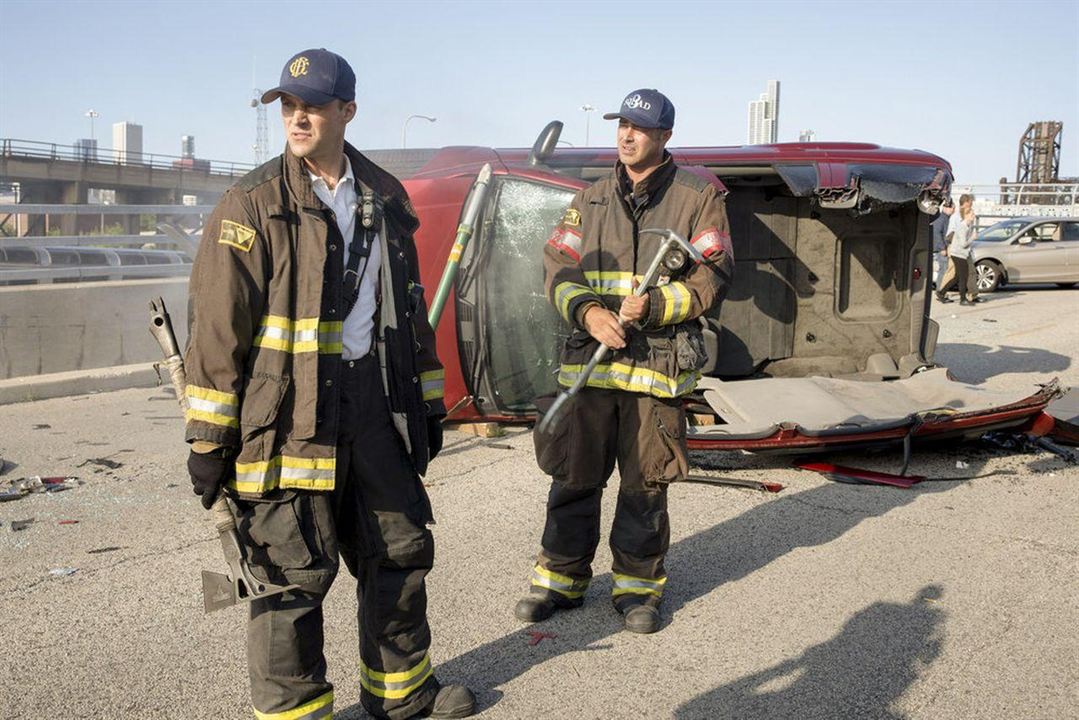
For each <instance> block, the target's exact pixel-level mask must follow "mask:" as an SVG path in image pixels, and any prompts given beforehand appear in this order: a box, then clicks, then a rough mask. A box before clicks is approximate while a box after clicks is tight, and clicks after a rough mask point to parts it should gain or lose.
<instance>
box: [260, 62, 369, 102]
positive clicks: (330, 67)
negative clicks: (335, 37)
mask: <svg viewBox="0 0 1079 720" xmlns="http://www.w3.org/2000/svg"><path fill="white" fill-rule="evenodd" d="M283 94H284V95H293V96H295V97H298V98H300V99H301V100H303V101H304V102H305V103H307V104H308V105H325V104H326V103H328V102H330V101H331V100H344V101H345V102H352V101H353V100H355V99H356V73H354V72H352V68H351V67H349V64H348V62H346V61H345V59H344V58H343V57H341V56H340V55H338V54H336V53H332V52H330V51H329V50H327V49H326V48H317V49H312V50H304V51H303V52H299V53H296V54H295V55H293V56H292V57H291V58H290V59H289V61H288V62H287V63H285V68H284V70H282V71H281V82H280V84H279V85H278V86H277V87H275V88H274V89H273V90H267V91H266V92H264V93H263V94H262V102H264V103H271V102H273V101H274V100H276V99H277V98H279V97H281V95H283Z"/></svg>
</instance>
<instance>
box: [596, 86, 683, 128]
mask: <svg viewBox="0 0 1079 720" xmlns="http://www.w3.org/2000/svg"><path fill="white" fill-rule="evenodd" d="M603 119H604V120H615V119H618V120H628V121H630V122H631V123H633V124H634V125H636V126H637V127H642V128H662V129H663V130H670V129H671V128H673V127H674V105H672V104H671V101H670V100H668V99H667V96H666V95H664V94H663V93H661V92H660V91H659V90H656V89H648V88H642V89H640V90H634V91H633V92H631V93H630V94H629V95H626V99H625V100H623V101H622V107H620V108H619V109H618V112H612V113H607V114H606V115H604V116H603Z"/></svg>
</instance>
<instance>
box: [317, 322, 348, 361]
mask: <svg viewBox="0 0 1079 720" xmlns="http://www.w3.org/2000/svg"><path fill="white" fill-rule="evenodd" d="M344 329H345V324H344V323H343V322H341V321H340V320H332V321H328V322H320V323H319V324H318V351H319V352H320V353H322V354H323V355H340V354H341V353H343V352H344V351H345V346H344V343H343V337H344Z"/></svg>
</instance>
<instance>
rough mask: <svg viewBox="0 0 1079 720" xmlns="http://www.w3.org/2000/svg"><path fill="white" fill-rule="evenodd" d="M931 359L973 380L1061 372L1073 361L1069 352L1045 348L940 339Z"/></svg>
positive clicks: (962, 377)
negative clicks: (1019, 374) (1013, 374)
mask: <svg viewBox="0 0 1079 720" xmlns="http://www.w3.org/2000/svg"><path fill="white" fill-rule="evenodd" d="M933 360H934V361H935V362H937V363H939V364H941V365H943V366H944V367H946V368H948V369H949V370H951V371H952V372H953V373H955V374H956V376H958V377H960V378H961V379H962V381H963V382H968V383H974V384H978V383H982V382H985V381H986V380H987V379H989V378H991V377H993V376H995V375H1003V374H1005V373H1034V372H1044V373H1050V372H1063V371H1064V370H1067V369H1068V368H1069V367H1071V363H1072V361H1071V358H1069V357H1068V356H1066V355H1060V354H1058V353H1055V352H1050V351H1048V350H1040V349H1038V348H1027V347H1015V346H1012V345H1000V346H998V347H989V346H987V345H976V344H974V343H941V344H940V345H937V349H936V351H935V352H934V353H933Z"/></svg>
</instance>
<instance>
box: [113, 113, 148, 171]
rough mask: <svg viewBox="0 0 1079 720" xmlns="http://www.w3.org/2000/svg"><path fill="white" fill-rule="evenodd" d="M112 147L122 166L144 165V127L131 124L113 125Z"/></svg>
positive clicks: (117, 160) (119, 123)
mask: <svg viewBox="0 0 1079 720" xmlns="http://www.w3.org/2000/svg"><path fill="white" fill-rule="evenodd" d="M112 147H113V152H114V153H115V154H116V162H118V163H120V164H121V165H141V164H142V125H136V124H135V123H130V122H118V123H113V124H112Z"/></svg>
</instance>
